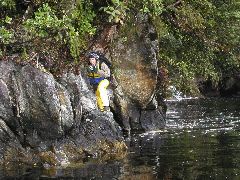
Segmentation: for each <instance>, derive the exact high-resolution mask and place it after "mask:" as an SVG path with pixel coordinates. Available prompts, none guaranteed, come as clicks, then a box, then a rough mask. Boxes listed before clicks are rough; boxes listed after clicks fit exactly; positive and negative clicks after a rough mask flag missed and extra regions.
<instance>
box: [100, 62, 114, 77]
mask: <svg viewBox="0 0 240 180" xmlns="http://www.w3.org/2000/svg"><path fill="white" fill-rule="evenodd" d="M98 73H99V74H100V75H101V76H103V77H106V78H107V77H110V73H111V72H110V69H109V67H108V66H107V65H106V64H105V63H104V62H102V64H101V68H100V69H99V70H98Z"/></svg>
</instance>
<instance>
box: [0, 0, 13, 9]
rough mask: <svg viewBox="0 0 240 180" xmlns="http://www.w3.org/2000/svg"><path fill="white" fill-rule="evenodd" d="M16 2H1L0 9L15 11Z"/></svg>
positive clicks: (4, 0)
mask: <svg viewBox="0 0 240 180" xmlns="http://www.w3.org/2000/svg"><path fill="white" fill-rule="evenodd" d="M15 5H16V2H15V1H14V0H1V2H0V8H6V9H15Z"/></svg>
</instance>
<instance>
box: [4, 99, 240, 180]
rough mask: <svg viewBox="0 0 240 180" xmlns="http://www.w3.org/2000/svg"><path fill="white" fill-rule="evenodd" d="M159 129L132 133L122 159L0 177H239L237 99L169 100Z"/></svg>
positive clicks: (141, 179) (239, 105)
mask: <svg viewBox="0 0 240 180" xmlns="http://www.w3.org/2000/svg"><path fill="white" fill-rule="evenodd" d="M167 104H168V107H169V109H168V111H167V125H166V128H165V129H164V130H161V131H154V132H148V133H142V134H135V135H133V136H132V137H131V139H130V140H129V141H128V142H127V143H128V145H129V154H128V156H127V157H126V158H124V159H121V160H116V159H111V160H108V161H100V160H92V161H89V162H87V163H86V164H84V165H81V166H76V167H67V168H61V169H49V170H41V169H24V168H20V169H21V170H15V171H7V170H4V171H0V178H1V179H12V178H14V179H104V180H105V179H106V180H107V179H124V180H125V179H129V180H135V179H136V180H138V179H139V180H155V179H164V180H170V179H197V180H198V179H199V180H202V179H216V180H219V179H220V180H221V179H231V180H238V179H240V136H239V135H240V99H185V100H184V99H183V100H181V101H169V102H167Z"/></svg>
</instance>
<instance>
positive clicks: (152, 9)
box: [140, 0, 163, 17]
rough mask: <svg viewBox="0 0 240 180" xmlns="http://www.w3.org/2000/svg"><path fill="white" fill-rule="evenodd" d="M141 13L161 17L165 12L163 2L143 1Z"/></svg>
mask: <svg viewBox="0 0 240 180" xmlns="http://www.w3.org/2000/svg"><path fill="white" fill-rule="evenodd" d="M141 2H142V4H141V9H140V12H142V13H147V14H150V15H151V16H153V17H155V16H159V15H160V14H161V13H162V10H163V4H162V0H142V1H141Z"/></svg>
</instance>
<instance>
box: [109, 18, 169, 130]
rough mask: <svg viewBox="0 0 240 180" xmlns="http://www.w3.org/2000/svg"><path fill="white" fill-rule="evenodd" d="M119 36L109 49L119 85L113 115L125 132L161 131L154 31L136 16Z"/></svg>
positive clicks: (156, 44) (144, 20)
mask: <svg viewBox="0 0 240 180" xmlns="http://www.w3.org/2000/svg"><path fill="white" fill-rule="evenodd" d="M119 36H120V37H118V38H117V40H116V41H114V42H113V44H112V46H111V49H112V53H111V54H112V61H113V64H114V67H115V69H114V73H115V77H116V80H117V82H118V85H119V86H118V87H117V88H116V90H115V102H116V104H118V109H117V110H116V113H117V114H118V116H120V117H121V119H123V122H122V124H123V126H124V128H125V129H127V130H128V129H133V130H154V129H160V128H162V127H163V126H164V118H163V116H162V115H163V114H162V112H161V108H160V107H159V104H160V102H158V101H157V100H156V87H157V84H158V81H157V79H158V74H159V72H158V71H159V70H158V66H157V61H158V59H157V53H158V39H157V34H156V32H155V29H154V28H153V26H152V25H151V24H150V23H149V21H148V17H146V16H141V15H138V16H136V17H135V18H134V19H132V21H131V22H129V24H126V25H125V27H124V28H123V30H122V31H121V33H120V35H119ZM161 103H162V102H161ZM142 112H144V113H142ZM153 114H154V115H153ZM157 114H158V115H157ZM147 124H151V125H147Z"/></svg>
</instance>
